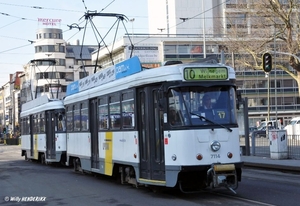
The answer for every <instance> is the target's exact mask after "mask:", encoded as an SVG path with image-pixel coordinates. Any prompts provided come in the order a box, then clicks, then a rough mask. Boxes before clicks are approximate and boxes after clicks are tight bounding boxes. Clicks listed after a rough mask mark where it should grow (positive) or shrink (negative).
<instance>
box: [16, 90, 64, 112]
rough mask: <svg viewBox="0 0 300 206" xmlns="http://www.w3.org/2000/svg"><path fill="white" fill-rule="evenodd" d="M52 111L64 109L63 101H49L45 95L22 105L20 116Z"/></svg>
mask: <svg viewBox="0 0 300 206" xmlns="http://www.w3.org/2000/svg"><path fill="white" fill-rule="evenodd" d="M53 109H64V104H63V101H62V100H59V99H49V98H48V96H47V95H44V96H41V97H39V98H36V99H33V100H31V101H29V102H26V103H24V104H22V109H21V114H20V116H21V117H24V116H27V115H30V114H35V113H38V112H42V111H46V110H53Z"/></svg>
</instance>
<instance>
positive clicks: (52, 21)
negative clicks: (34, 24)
mask: <svg viewBox="0 0 300 206" xmlns="http://www.w3.org/2000/svg"><path fill="white" fill-rule="evenodd" d="M38 22H39V23H42V24H43V25H46V26H57V24H60V23H61V19H48V18H38Z"/></svg>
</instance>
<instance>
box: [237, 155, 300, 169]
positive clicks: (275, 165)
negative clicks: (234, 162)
mask: <svg viewBox="0 0 300 206" xmlns="http://www.w3.org/2000/svg"><path fill="white" fill-rule="evenodd" d="M241 159H242V161H243V162H244V166H250V167H258V168H266V169H276V170H285V171H295V172H300V160H296V159H280V160H276V159H271V158H270V157H258V156H242V158H241Z"/></svg>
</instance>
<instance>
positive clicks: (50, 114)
mask: <svg viewBox="0 0 300 206" xmlns="http://www.w3.org/2000/svg"><path fill="white" fill-rule="evenodd" d="M55 118H56V117H55V113H54V111H46V116H45V121H46V128H45V129H46V130H45V133H46V159H55V158H56V154H55V132H54V131H55Z"/></svg>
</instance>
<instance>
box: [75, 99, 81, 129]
mask: <svg viewBox="0 0 300 206" xmlns="http://www.w3.org/2000/svg"><path fill="white" fill-rule="evenodd" d="M74 131H80V109H79V104H76V105H74Z"/></svg>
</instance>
